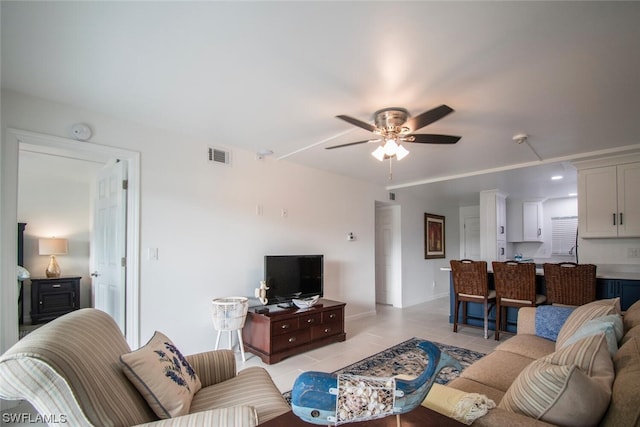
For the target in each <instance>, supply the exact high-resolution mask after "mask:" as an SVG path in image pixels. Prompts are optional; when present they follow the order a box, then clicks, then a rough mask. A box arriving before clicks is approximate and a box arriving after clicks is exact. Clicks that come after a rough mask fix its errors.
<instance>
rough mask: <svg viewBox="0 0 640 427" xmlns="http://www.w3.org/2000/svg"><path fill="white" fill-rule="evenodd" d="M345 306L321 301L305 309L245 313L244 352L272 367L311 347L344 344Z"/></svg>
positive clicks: (243, 330) (336, 302) (252, 310)
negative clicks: (336, 343) (272, 364)
mask: <svg viewBox="0 0 640 427" xmlns="http://www.w3.org/2000/svg"><path fill="white" fill-rule="evenodd" d="M345 305H346V304H345V303H343V302H338V301H331V300H326V299H320V300H319V301H318V303H317V304H316V305H314V306H313V307H310V308H308V309H297V308H292V309H285V310H281V309H272V310H271V311H270V312H266V313H256V312H255V310H254V309H250V310H249V312H248V313H247V318H246V321H245V325H244V328H243V329H242V339H243V341H244V347H245V350H246V351H248V352H250V353H253V354H255V355H257V356H258V357H260V358H261V359H262V361H263V362H265V363H268V364H271V363H276V362H279V361H280V360H282V359H284V358H286V357H289V356H293V355H295V354H300V353H303V352H305V351H309V350H312V349H314V348H318V347H322V346H324V345H327V344H331V343H334V342H339V341H344V340H345V339H346V335H345V333H344V307H345Z"/></svg>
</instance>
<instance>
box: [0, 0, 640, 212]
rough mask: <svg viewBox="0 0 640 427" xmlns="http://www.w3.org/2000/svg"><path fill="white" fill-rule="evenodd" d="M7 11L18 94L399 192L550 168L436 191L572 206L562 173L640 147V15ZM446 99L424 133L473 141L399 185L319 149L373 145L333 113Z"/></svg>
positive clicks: (413, 162)
mask: <svg viewBox="0 0 640 427" xmlns="http://www.w3.org/2000/svg"><path fill="white" fill-rule="evenodd" d="M1 14H2V87H3V88H5V89H10V90H14V91H18V92H23V93H27V94H31V95H35V96H38V97H42V98H46V99H51V100H54V101H58V102H62V103H66V104H70V105H75V106H80V107H83V108H86V109H89V110H94V111H98V112H103V113H107V114H111V115H113V116H116V117H122V118H126V119H129V120H135V121H137V122H139V123H142V124H145V125H149V126H153V127H156V128H164V129H167V130H172V131H177V132H180V133H183V134H187V135H192V136H194V137H196V138H199V139H203V140H206V141H208V143H209V144H211V145H214V146H220V147H230V148H231V149H233V148H234V147H240V148H243V149H248V150H254V151H258V150H261V149H270V150H273V151H274V156H275V157H277V158H286V159H287V160H289V161H292V162H299V163H302V164H305V165H308V166H312V167H315V168H319V169H324V170H327V171H331V172H335V173H339V174H344V175H349V176H353V177H356V178H360V179H365V180H368V181H371V182H375V183H378V184H380V185H385V186H390V187H389V188H390V189H393V188H399V187H404V186H411V185H413V184H418V183H428V182H436V181H441V180H443V179H445V178H450V177H456V176H473V175H475V174H477V173H478V172H479V171H488V170H497V171H500V170H503V169H506V170H508V169H512V168H513V167H514V165H538V164H547V163H549V165H546V166H544V168H542V169H539V168H532V169H531V171H530V172H528V173H526V174H525V173H523V171H520V172H519V173H517V174H516V173H513V172H502V173H496V174H491V175H487V176H483V177H482V178H475V177H472V178H466V179H459V180H456V181H450V182H447V183H443V184H439V186H434V185H431V186H430V188H431V191H435V190H437V191H441V192H442V193H443V194H449V195H450V196H451V197H458V198H459V200H460V201H462V200H463V199H464V198H465V197H468V194H470V193H469V192H470V191H478V189H482V188H476V187H478V186H480V185H483V186H485V185H492V184H493V183H496V184H495V185H500V186H505V187H515V188H514V189H513V190H511V191H512V192H515V193H518V192H522V191H524V188H525V187H529V186H530V185H534V187H533V189H531V190H527V191H531V192H534V191H535V192H538V191H540V190H539V188H543V189H544V188H545V187H547V188H546V190H544V191H545V192H549V194H545V195H544V196H546V197H549V196H550V197H559V196H564V195H566V192H567V189H566V188H562V189H560V188H559V186H558V185H555V184H554V185H547V184H548V182H549V181H548V177H547V174H549V175H550V174H555V173H559V172H562V171H563V174H564V175H565V176H566V177H567V179H566V181H565V183H567V184H569V187H571V186H573V188H575V171H574V170H573V169H572V168H571V167H568V166H567V162H562V161H565V160H569V159H571V158H576V157H581V156H582V155H583V154H584V153H591V152H599V151H601V150H616V149H617V147H623V146H635V147H633V148H635V149H638V148H640V145H638V144H640V138H639V137H638V135H640V119H639V118H640V84H639V81H640V25H638V22H640V2H480V1H475V2H397V1H396V2H364V1H362V2H344V1H339V2H197V3H191V2H184V1H182V2H107V1H105V2H11V1H2V11H1ZM440 104H447V105H449V106H451V107H452V108H454V109H455V110H456V111H455V112H454V113H452V114H450V115H449V116H447V117H445V118H443V119H442V120H440V121H438V122H436V123H434V124H432V125H429V126H427V127H425V128H423V129H422V130H421V132H422V133H444V134H453V135H461V136H462V139H461V140H460V142H458V144H456V145H454V146H437V145H418V144H415V145H409V146H408V147H407V148H408V149H409V150H410V151H411V154H410V155H409V156H408V157H407V158H406V159H403V160H402V161H401V162H399V163H395V164H394V170H393V180H392V181H389V180H388V171H389V166H388V164H386V163H380V162H378V161H377V160H375V159H374V158H373V157H372V156H370V155H369V153H370V152H371V151H373V149H374V148H375V146H374V145H373V144H362V145H357V146H353V147H348V148H342V149H338V150H325V149H324V147H327V146H331V145H336V144H341V143H346V142H351V141H357V140H362V139H367V138H368V137H369V136H370V134H369V133H367V132H365V131H363V130H361V129H358V128H355V127H353V126H351V125H349V124H347V123H346V122H343V121H341V120H338V119H336V118H335V117H334V116H335V115H337V114H347V115H350V116H353V117H356V118H358V119H361V120H365V121H369V120H370V119H371V114H372V113H373V112H374V111H375V110H378V109H380V108H384V107H389V106H401V107H405V108H407V109H408V110H409V112H410V113H411V114H413V115H415V114H419V113H421V112H423V111H426V110H428V109H431V108H433V107H436V106H438V105H440ZM521 132H524V133H527V134H529V135H530V139H529V142H530V145H531V147H529V146H527V145H526V144H521V145H518V144H515V143H514V142H513V141H512V136H513V135H514V134H516V133H521ZM534 150H535V151H534ZM536 153H537V154H538V155H539V156H540V158H541V159H542V161H540V158H539V157H538V156H537V155H536ZM551 163H553V165H551ZM543 176H544V180H542V178H541V177H543ZM518 177H520V178H518ZM571 180H573V183H572V184H571ZM535 181H540V183H537V184H534V182H535ZM542 181H544V184H543V183H542ZM420 188H421V187H419V186H418V187H415V191H419V189H420ZM490 188H495V187H490ZM506 190H507V191H508V189H506ZM476 197H477V196H476ZM532 197H533V196H532ZM460 203H462V202H460Z"/></svg>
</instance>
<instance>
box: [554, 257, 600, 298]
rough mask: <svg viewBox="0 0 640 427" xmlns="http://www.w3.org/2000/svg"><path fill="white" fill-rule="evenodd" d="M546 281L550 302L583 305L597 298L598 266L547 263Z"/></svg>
mask: <svg viewBox="0 0 640 427" xmlns="http://www.w3.org/2000/svg"><path fill="white" fill-rule="evenodd" d="M543 268H544V281H545V284H546V288H547V300H548V301H549V304H563V305H583V304H586V303H588V302H591V301H595V299H596V266H595V265H593V264H576V263H574V262H561V263H558V264H553V263H546V264H544V265H543Z"/></svg>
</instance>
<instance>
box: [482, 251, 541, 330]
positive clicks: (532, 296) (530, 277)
mask: <svg viewBox="0 0 640 427" xmlns="http://www.w3.org/2000/svg"><path fill="white" fill-rule="evenodd" d="M492 267H493V282H494V284H495V288H496V333H495V334H494V337H495V339H496V341H498V340H500V331H501V330H506V327H507V316H506V313H504V316H503V309H506V308H507V307H535V306H538V305H540V304H543V303H544V302H545V301H546V300H547V297H546V296H544V295H540V294H536V265H535V264H534V263H532V262H527V263H519V262H516V261H505V262H498V261H493V263H492Z"/></svg>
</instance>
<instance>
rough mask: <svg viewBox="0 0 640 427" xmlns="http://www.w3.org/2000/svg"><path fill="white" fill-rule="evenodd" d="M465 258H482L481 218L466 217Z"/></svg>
mask: <svg viewBox="0 0 640 427" xmlns="http://www.w3.org/2000/svg"><path fill="white" fill-rule="evenodd" d="M463 258H466V259H473V260H479V259H480V218H479V217H465V218H464V248H463Z"/></svg>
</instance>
